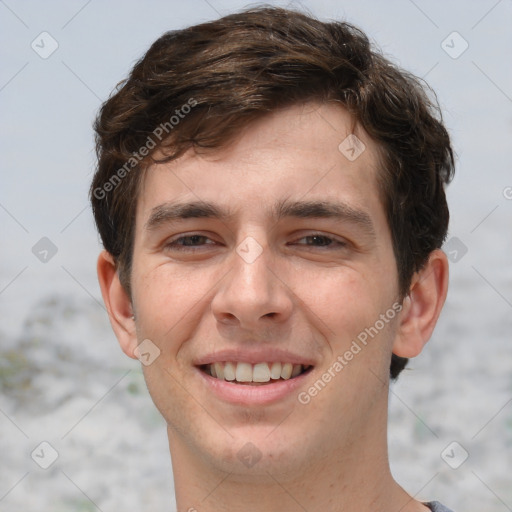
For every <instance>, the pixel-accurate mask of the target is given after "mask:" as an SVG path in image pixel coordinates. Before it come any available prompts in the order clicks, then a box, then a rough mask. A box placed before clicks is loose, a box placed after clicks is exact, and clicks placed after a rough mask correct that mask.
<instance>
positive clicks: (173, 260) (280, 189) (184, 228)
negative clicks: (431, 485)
mask: <svg viewBox="0 0 512 512" xmlns="http://www.w3.org/2000/svg"><path fill="white" fill-rule="evenodd" d="M353 124H354V123H353V122H352V120H351V118H350V116H349V114H348V113H347V112H346V111H345V110H344V109H343V108H342V107H340V106H337V105H333V104H329V105H318V104H306V105H295V106H292V107H289V108H286V109H284V110H281V111H277V112H274V113H272V114H270V115H267V116H265V117H263V118H262V119H261V120H258V121H256V122H253V123H252V124H251V125H249V127H248V128H247V129H245V130H244V131H243V132H241V134H240V135H239V137H238V138H237V139H236V140H235V141H233V142H232V143H230V144H229V146H227V147H226V148H223V149H221V150H215V151H210V152H206V153H204V152H203V153H202V154H199V155H198V154H196V153H194V152H193V151H192V150H190V151H189V152H187V153H186V154H185V155H183V156H182V157H181V158H180V159H178V160H176V161H174V162H170V163H166V164H160V165H154V166H152V167H150V168H149V169H148V171H147V173H146V175H145V178H144V183H143V186H142V187H141V190H140V195H139V198H138V203H137V210H136V227H135V242H134V255H133V256H134V257H133V268H132V274H131V284H132V297H131V298H130V297H128V296H127V294H126V293H125V291H124V289H123V287H122V285H121V283H120V282H119V278H118V274H117V272H116V266H115V262H114V261H113V259H112V257H111V256H110V255H109V254H108V253H106V252H103V253H102V254H101V255H100V257H99V260H98V275H99V280H100V285H101V289H102V293H103V297H104V300H105V303H106V305H107V309H108V311H109V315H110V319H111V323H112V326H113V328H114V331H115V333H116V335H117V337H118V340H119V342H120V345H121V347H122V349H123V350H124V351H125V353H126V354H128V355H129V356H130V357H136V355H135V352H134V351H135V349H136V347H137V345H138V344H139V343H141V341H142V340H144V339H149V340H151V342H152V343H154V345H156V346H157V347H158V348H159V350H160V355H159V357H157V358H156V359H155V360H154V362H152V364H150V365H148V366H143V370H144V375H145V379H146V382H147V386H148V389H149V391H150V394H151V396H152V398H153V401H154V403H155V405H156V406H157V407H158V409H159V410H160V412H161V413H162V415H163V417H164V418H165V420H166V421H167V424H168V437H169V446H170V452H171V457H172V462H173V468H174V479H175V489H176V499H177V505H178V510H180V511H182V510H183V511H185V510H190V509H191V508H193V509H195V510H198V511H200V512H201V511H221V510H222V511H235V510H241V509H243V510H245V511H253V512H256V511H265V512H272V511H276V512H277V511H279V512H283V511H296V510H311V511H312V510H324V511H348V510H351V511H353V510H359V511H375V510H379V511H382V512H386V511H394V512H398V511H399V510H400V511H402V512H411V511H420V510H422V511H425V510H427V508H426V507H425V506H424V505H422V504H421V503H420V502H418V501H416V500H414V499H412V498H411V497H410V496H409V495H408V494H407V493H406V492H405V491H404V490H403V489H402V488H401V487H400V486H399V485H398V484H397V483H396V482H395V481H394V479H393V477H392V475H391V473H390V470H389V464H388V453H387V432H386V429H387V408H388V387H389V363H390V357H391V353H392V352H394V353H395V354H397V355H399V356H403V357H414V356H416V355H418V354H419V353H420V352H421V350H422V348H423V346H424V345H425V343H426V342H427V341H428V339H429V338H430V335H431V333H432V330H433V328H434V326H435V323H436V321H437V318H438V316H439V313H440V311H441V308H442V306H443V303H444V300H445V297H446V292H447V282H448V264H447V259H446V256H445V254H444V253H443V252H442V251H440V250H436V251H434V252H433V253H432V254H431V255H430V259H429V261H428V263H427V264H426V265H425V267H424V268H423V269H422V271H421V272H419V273H417V274H416V275H415V276H414V277H413V280H412V283H411V289H410V293H409V295H408V297H406V299H405V300H404V301H403V309H402V310H401V311H400V313H398V314H397V315H396V316H395V317H394V318H393V319H392V320H390V321H389V322H388V323H386V325H385V327H384V328H383V329H381V330H380V331H379V332H378V334H377V335H376V336H375V337H373V338H372V339H371V340H370V341H369V342H368V344H367V345H366V346H364V347H363V348H362V350H361V351H360V352H359V353H358V354H357V355H355V356H354V358H353V359H352V360H351V361H349V362H348V364H347V365H346V366H344V368H343V370H342V371H340V372H339V373H336V376H335V377H333V378H332V381H331V382H329V383H328V384H327V385H326V386H325V387H324V388H323V389H322V390H321V392H319V393H318V394H317V395H316V396H314V397H313V398H311V401H310V402H309V403H308V404H306V405H304V404H301V403H299V401H298V400H297V394H298V392H294V393H291V394H290V395H289V396H287V397H285V398H283V399H281V400H279V401H277V402H275V403H272V404H268V405H266V406H260V405H243V404H233V403H228V402H226V401H223V400H221V399H219V398H218V397H217V396H215V395H214V394H213V393H211V391H210V389H209V388H208V387H207V386H206V385H205V384H204V379H203V378H201V376H200V375H199V374H198V370H197V368H196V367H195V366H194V362H195V361H197V357H199V356H202V355H205V354H208V353H210V352H212V351H215V350H221V349H226V348H242V349H243V348H251V347H255V346H257V347H259V348H264V349H265V348H270V347H277V348H282V349H283V350H289V351H291V352H293V353H294V354H301V355H304V356H305V357H307V358H308V359H310V360H311V361H313V366H314V368H313V370H312V371H311V372H310V374H309V375H307V376H306V377H305V379H304V385H302V386H301V388H300V389H299V390H298V391H304V390H306V391H307V390H308V389H309V387H311V385H312V384H313V383H314V382H315V381H317V380H318V379H319V378H321V376H322V374H324V373H325V372H326V371H328V369H329V368H330V367H332V365H333V363H334V361H335V360H336V358H337V357H338V356H340V355H343V354H344V353H345V352H346V351H347V350H348V349H349V348H350V346H351V343H352V341H353V340H354V339H356V337H357V336H358V334H360V333H361V332H362V331H364V329H365V328H368V327H370V326H373V325H374V324H375V323H376V320H378V319H379V317H380V315H381V314H385V313H386V311H388V310H389V309H390V308H391V307H392V305H393V304H396V302H397V301H398V275H397V269H396V261H395V257H394V254H393V250H392V244H391V235H390V230H389V227H388V225H387V221H386V217H385V212H384V208H383V205H382V201H381V197H380V195H379V190H378V188H377V173H378V172H379V159H378V147H377V145H376V143H375V142H373V141H372V140H371V139H370V138H369V137H368V136H367V134H366V133H365V132H364V131H363V130H362V129H361V128H359V127H357V126H356V127H355V128H354V126H353ZM354 130H355V132H354ZM350 133H355V134H356V135H357V137H358V138H359V139H360V140H361V141H363V143H364V144H365V146H366V149H365V150H364V151H363V153H362V154H361V155H360V156H359V157H358V158H357V159H355V160H354V161H350V160H349V159H348V158H346V156H345V155H344V154H342V152H341V151H340V150H339V149H338V146H339V144H340V143H341V142H342V141H343V140H344V139H345V138H346V137H347V136H348V135H349V134H350ZM284 200H288V201H326V200H328V201H333V202H338V203H343V204H344V205H348V206H349V207H350V208H351V209H352V210H354V211H359V212H362V213H363V214H364V215H366V216H367V217H368V218H369V219H370V220H371V224H372V226H373V230H372V232H370V231H369V230H368V229H367V226H366V224H365V225H362V224H360V223H358V222H354V220H353V219H332V218H296V217H284V218H281V219H276V218H274V217H273V216H272V215H271V212H272V208H273V207H274V206H275V205H276V204H277V203H278V202H279V201H284ZM186 201H207V202H211V203H214V204H215V205H217V206H219V207H223V208H229V209H230V211H231V212H232V216H231V217H230V218H229V219H223V220H220V219H216V218H189V219H181V220H178V221H174V222H171V221H163V222H160V223H158V225H157V226H156V227H154V228H153V229H148V220H149V219H150V218H151V215H152V213H154V212H155V208H157V207H159V206H161V205H164V204H169V203H177V202H186ZM194 234H196V235H202V236H204V237H206V238H194V239H187V240H188V241H189V243H190V242H191V241H192V242H193V244H194V247H192V249H191V248H190V247H183V239H181V242H180V241H178V242H176V240H177V239H179V237H183V236H190V235H194ZM313 235H318V236H319V237H317V238H315V237H314V236H313ZM246 237H252V238H253V239H254V240H256V241H257V243H258V244H259V245H260V247H261V249H262V252H261V254H260V255H259V256H258V257H257V258H256V259H255V261H253V262H252V263H248V262H246V261H245V260H244V259H243V258H242V257H241V256H240V254H239V253H238V252H237V247H238V246H240V244H241V243H242V242H243V241H244V239H246ZM323 237H329V238H331V239H332V240H333V242H332V243H331V244H330V245H326V244H327V243H328V242H327V240H326V239H325V238H323ZM337 242H341V243H337ZM179 243H181V244H182V246H181V247H182V249H181V250H179V248H178V247H177V244H179ZM171 244H174V245H171ZM184 249H185V250H184ZM187 249H188V250H187ZM190 249H191V250H190ZM133 314H135V317H136V320H134V319H133V318H132V315H133ZM248 442H250V443H252V445H254V447H256V449H257V452H258V453H259V454H261V459H260V460H259V461H258V462H257V463H256V464H254V465H252V466H251V467H246V465H244V464H243V463H242V462H241V460H240V459H239V458H238V456H237V454H238V452H239V451H240V450H241V449H242V447H244V445H246V443H248Z"/></svg>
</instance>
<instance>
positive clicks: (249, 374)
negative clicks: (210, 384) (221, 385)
mask: <svg viewBox="0 0 512 512" xmlns="http://www.w3.org/2000/svg"><path fill="white" fill-rule="evenodd" d="M303 369H304V366H303V365H301V364H292V363H258V364H255V365H252V364H250V363H236V362H229V361H228V362H226V363H214V364H209V365H207V372H208V373H209V374H210V375H211V376H212V377H217V378H218V379H223V380H231V381H232V380H234V381H236V382H269V381H270V379H280V378H281V379H285V380H287V379H290V378H291V377H296V376H297V375H299V374H300V373H302V371H303Z"/></svg>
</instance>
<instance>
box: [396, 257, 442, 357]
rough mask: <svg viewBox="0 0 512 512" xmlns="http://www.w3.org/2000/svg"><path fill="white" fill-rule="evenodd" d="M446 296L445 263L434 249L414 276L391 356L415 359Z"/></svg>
mask: <svg viewBox="0 0 512 512" xmlns="http://www.w3.org/2000/svg"><path fill="white" fill-rule="evenodd" d="M447 292H448V259H447V257H446V254H445V253H444V252H443V251H442V250H440V249H436V250H435V251H433V252H432V253H431V254H430V257H429V259H428V261H427V263H426V264H425V266H424V267H423V268H422V269H421V270H420V271H418V272H417V273H416V274H414V276H413V279H412V282H411V287H410V289H409V295H408V296H407V297H406V298H405V299H404V303H403V309H402V311H401V313H400V325H399V326H398V331H397V335H396V337H395V341H394V343H393V353H394V354H396V355H397V356H400V357H406V358H410V357H415V356H417V355H418V354H419V353H420V352H421V351H422V350H423V347H424V346H425V344H426V343H427V342H428V340H429V339H430V336H431V335H432V331H433V330H434V327H435V325H436V323H437V320H438V318H439V315H440V313H441V309H442V307H443V305H444V302H445V300H446V294H447Z"/></svg>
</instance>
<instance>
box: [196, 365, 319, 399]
mask: <svg viewBox="0 0 512 512" xmlns="http://www.w3.org/2000/svg"><path fill="white" fill-rule="evenodd" d="M311 370H312V368H310V369H308V370H306V371H305V372H304V373H301V374H300V375H298V376H297V377H294V378H293V379H288V380H279V381H276V382H271V383H269V384H262V385H259V386H251V385H248V384H234V383H233V382H230V381H226V380H221V379H217V378H215V377H212V376H211V375H208V374H207V373H205V372H203V371H202V370H200V369H199V368H197V371H198V372H199V374H200V375H201V377H202V378H203V381H204V382H205V383H206V385H207V386H208V388H209V389H210V390H211V391H212V392H213V393H214V394H215V395H217V396H218V397H219V398H220V399H221V400H224V401H226V402H230V403H233V404H238V405H266V404H270V403H272V402H277V401H279V400H282V399H284V398H286V397H287V396H289V395H291V394H292V393H294V392H296V391H297V389H298V388H300V386H302V385H303V384H304V380H305V379H306V377H307V376H308V375H309V374H310V373H311Z"/></svg>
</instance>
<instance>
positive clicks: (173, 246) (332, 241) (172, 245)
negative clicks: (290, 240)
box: [165, 233, 347, 252]
mask: <svg viewBox="0 0 512 512" xmlns="http://www.w3.org/2000/svg"><path fill="white" fill-rule="evenodd" d="M196 237H197V238H202V239H207V240H210V239H209V238H208V237H207V236H206V235H199V234H192V235H185V236H180V237H178V238H176V239H175V240H171V241H170V242H169V243H167V244H166V245H165V247H166V248H168V249H173V250H178V251H189V252H194V251H197V250H198V246H197V245H182V244H180V243H179V242H180V241H183V240H187V239H191V238H196ZM306 238H309V239H313V238H321V239H323V240H324V241H328V243H327V244H326V245H307V247H319V248H322V249H325V248H327V249H329V248H330V250H335V248H334V247H332V248H331V247H330V246H331V245H333V244H334V245H335V246H337V247H338V249H343V248H344V247H346V246H347V243H346V242H342V241H341V240H336V239H335V238H332V237H329V236H327V235H323V234H321V233H313V234H311V235H306V236H303V237H301V238H299V239H298V240H304V239H306ZM201 245H213V244H201ZM301 245H304V244H301Z"/></svg>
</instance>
